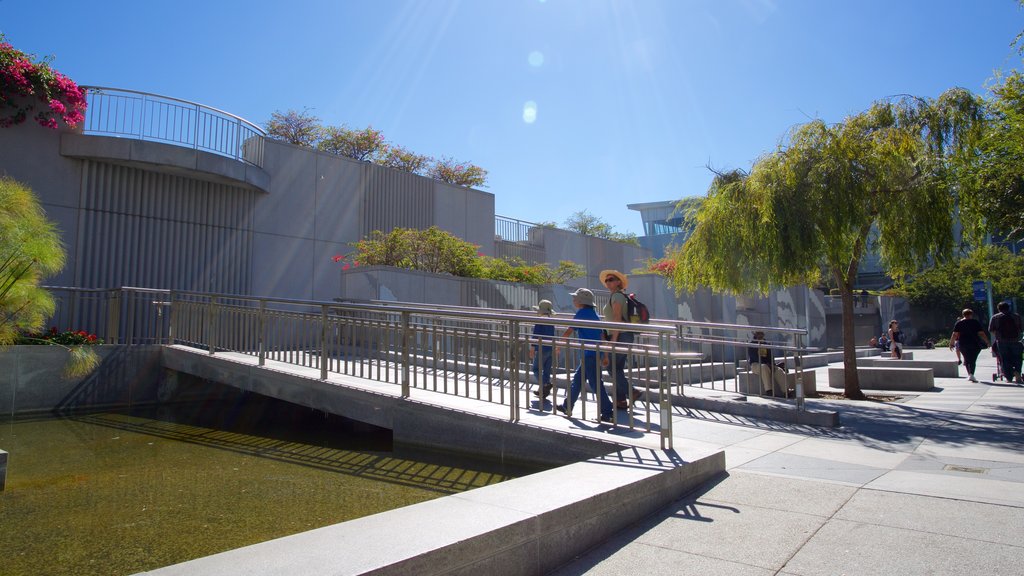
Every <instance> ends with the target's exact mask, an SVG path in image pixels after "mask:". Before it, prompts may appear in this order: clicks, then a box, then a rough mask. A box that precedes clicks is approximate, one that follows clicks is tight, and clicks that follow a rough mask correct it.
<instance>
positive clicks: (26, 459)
mask: <svg viewBox="0 0 1024 576" xmlns="http://www.w3.org/2000/svg"><path fill="white" fill-rule="evenodd" d="M0 449H3V450H6V451H7V452H9V453H10V457H9V462H8V474H7V485H6V490H5V491H3V492H0V550H2V551H4V552H3V557H2V558H0V567H2V568H0V573H2V574H4V575H5V576H20V575H38V574H47V575H64V574H67V575H72V574H73V575H76V576H81V575H87V574H103V575H114V576H116V575H122V574H134V573H137V572H140V571H144V570H150V569H154V568H157V567H161V566H166V565H168V564H173V563H177V562H182V561H185V560H189V559H193V558H198V557H201V556H206V555H209V554H214V553H216V552H221V551H224V550H229V549H232V548H238V547H241V546H246V545H249V544H254V543H257V542H262V541H265V540H269V539H273V538H278V537H281V536H286V535H289V534H294V533H297V532H302V531H305V530H311V529H314V528H318V527H322V526H327V525H330V524H334V523H337V522H343V521H346V520H351V519H354V518H358V517H361V516H365V515H369V514H375V513H377V512H382V511H386V510H391V509H394V508H398V507H401V506H406V505H409V504H414V503H417V502H423V501H426V500H430V499H433V498H438V497H441V496H445V495H448V494H453V493H457V492H461V491H465V490H470V489H473V488H476V487H480V486H485V485H488V484H493V483H496V482H501V481H504V480H507V479H510V478H514V477H518V476H522V475H525V474H529V473H532V472H535V471H536V469H525V468H514V467H511V466H508V465H501V464H498V463H496V462H489V461H473V460H467V459H464V458H461V457H457V456H455V455H452V454H437V453H429V452H423V451H414V450H410V449H407V448H404V447H403V446H400V445H394V446H393V445H392V442H391V435H390V432H389V431H387V430H383V429H378V428H373V427H370V426H366V425H362V424H359V423H354V422H351V421H348V420H345V419H343V418H340V417H335V416H331V415H328V414H324V413H322V412H318V411H315V410H311V409H308V408H303V407H299V406H295V405H292V404H288V403H285V402H281V401H278V400H274V399H270V398H266V397H262V396H258V395H255V394H250V393H242V392H232V393H225V394H221V395H219V396H218V398H217V399H216V400H208V401H202V402H194V403H189V404H174V405H163V406H160V407H143V408H136V409H132V410H118V411H107V412H92V413H81V414H73V415H65V416H61V417H56V416H50V415H47V416H45V417H10V418H6V419H4V420H2V421H0ZM395 535H396V536H398V537H400V533H396V534H395Z"/></svg>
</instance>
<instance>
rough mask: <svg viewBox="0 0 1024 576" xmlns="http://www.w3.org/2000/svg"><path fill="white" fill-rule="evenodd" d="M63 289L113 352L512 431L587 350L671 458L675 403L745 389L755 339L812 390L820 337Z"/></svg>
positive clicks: (75, 318)
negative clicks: (253, 366)
mask: <svg viewBox="0 0 1024 576" xmlns="http://www.w3.org/2000/svg"><path fill="white" fill-rule="evenodd" d="M50 291H51V293H53V294H55V295H56V296H57V300H58V306H57V311H56V313H55V316H54V319H53V320H52V322H53V323H54V325H57V326H58V327H59V328H60V329H64V326H65V325H66V326H67V327H68V328H69V329H79V328H80V329H86V330H89V331H91V332H93V333H96V334H97V335H99V336H100V337H102V338H103V339H104V340H105V341H106V342H108V343H112V344H129V345H130V344H179V345H186V346H190V347H194V348H198V349H201V350H204V351H206V352H207V353H208V354H211V355H212V354H218V353H224V352H232V353H239V354H245V355H249V356H252V357H254V358H256V361H257V363H258V364H259V365H266V364H267V363H268V362H281V363H286V364H291V365H295V366H301V367H306V368H312V369H315V370H318V373H319V377H320V378H321V379H324V380H326V379H328V378H329V377H330V374H332V373H333V374H345V375H350V376H354V377H358V378H364V379H370V380H376V381H380V382H386V383H391V384H395V385H396V386H399V387H400V390H401V392H400V393H401V395H402V396H403V397H408V396H410V395H411V394H412V393H413V391H414V390H417V389H419V390H429V391H431V392H437V393H442V394H449V395H457V396H460V397H464V398H471V399H475V400H480V401H484V402H489V403H496V404H499V405H502V406H506V407H507V409H508V418H509V420H510V421H518V420H519V419H520V416H521V414H522V411H524V410H546V411H554V410H555V406H556V405H557V404H559V403H561V402H562V401H563V400H564V398H565V396H566V394H567V393H568V380H569V379H570V378H571V376H572V374H573V373H574V372H575V371H576V367H577V365H578V363H579V360H580V358H581V356H582V355H583V354H584V353H585V352H595V353H597V354H599V355H613V354H625V355H626V356H627V358H628V360H629V361H628V362H627V364H626V368H625V370H626V371H627V373H626V374H625V375H626V376H627V377H628V379H629V381H630V385H631V386H632V387H636V388H638V389H640V390H641V391H642V392H644V393H645V400H647V401H646V402H640V403H639V404H636V403H631V405H630V409H629V410H628V411H627V412H626V413H625V415H624V416H623V415H622V414H620V412H619V411H616V412H615V416H614V418H615V420H614V424H615V425H616V426H618V425H626V426H629V427H630V428H633V427H636V426H642V427H644V428H645V429H646V431H648V432H650V431H651V430H652V423H655V422H656V423H657V426H658V432H659V433H660V435H661V439H662V446H663V447H666V448H671V438H672V405H673V400H674V399H675V398H677V397H681V396H684V395H685V394H686V391H685V386H687V385H689V386H693V385H697V386H701V387H711V388H715V389H721V390H732V391H737V388H736V387H737V383H738V375H737V368H738V367H740V366H741V365H742V364H743V362H744V361H745V360H746V359H747V357H748V356H747V353H748V351H749V350H750V349H751V348H752V345H751V343H750V334H751V333H752V332H753V331H755V330H761V331H764V332H766V333H768V334H770V336H767V337H766V339H765V341H764V342H763V343H761V344H758V345H757V346H756V348H767V349H770V350H772V352H773V353H774V354H775V355H776V357H777V358H780V357H781V358H785V357H786V356H787V355H789V356H791V357H792V359H793V360H794V363H795V366H796V368H797V371H798V378H799V372H800V370H801V363H800V357H801V354H802V350H803V346H802V338H803V336H804V334H805V333H806V332H805V331H804V330H799V329H785V328H771V327H755V326H746V325H730V324H715V323H706V322H686V321H667V320H666V321H660V320H658V321H655V322H656V323H655V324H650V325H637V324H616V323H610V322H585V321H576V320H574V319H573V318H572V317H571V316H569V315H566V314H556V315H555V316H554V317H551V318H543V319H542V318H541V317H538V316H537V315H536V314H532V313H523V312H520V311H508V310H481V309H474V308H464V307H454V306H438V305H426V304H413V303H394V302H315V301H303V300H290V299H279V298H258V297H247V296H238V295H230V294H210V293H197V292H183V291H170V290H151V289H142V288H121V289H112V290H88V289H74V288H50ZM538 322H544V323H546V324H552V325H554V326H555V334H556V337H555V338H553V339H550V340H546V341H538V340H537V339H536V338H534V337H532V335H531V333H532V329H533V326H534V325H535V324H537V323H538ZM568 328H597V329H601V330H609V329H628V330H629V331H633V332H635V333H636V339H635V342H633V343H631V344H613V343H609V342H604V341H599V342H595V341H586V340H580V339H576V338H571V337H570V338H561V337H560V335H561V334H562V333H563V332H564V331H565V330H566V329H568ZM538 344H541V345H543V344H550V345H552V346H555V347H556V348H557V349H559V350H560V352H561V354H559V355H557V357H556V364H555V372H556V374H557V377H556V379H555V383H556V386H555V389H554V390H553V392H552V393H553V396H552V398H551V401H550V402H544V401H536V400H533V396H532V394H531V393H532V392H534V391H536V390H537V389H538V388H539V383H538V382H536V381H535V380H534V379H532V378H531V374H530V354H529V353H530V348H531V346H534V345H538ZM610 365H611V366H612V367H611V368H607V369H606V371H601V370H599V371H598V372H599V379H603V380H605V381H607V382H609V383H611V384H612V394H613V395H614V392H615V390H614V388H615V386H616V384H615V382H616V380H617V378H616V376H617V375H616V374H614V373H610V372H608V370H611V371H614V370H615V368H614V363H611V364H610ZM748 368H749V367H748ZM798 382H799V380H798ZM719 383H720V384H719ZM719 386H720V388H719ZM586 388H587V387H586V386H584V398H586V394H587V392H586ZM760 391H761V388H760V386H758V387H757V391H756V392H758V393H759V392H760ZM799 391H800V387H799V386H797V407H798V408H802V397H801V396H800V395H799ZM782 394H783V395H788V393H787V392H785V391H783V393H782ZM613 397H614V396H613ZM576 406H578V410H579V412H578V414H574V416H578V417H580V418H583V419H592V420H595V421H597V420H599V417H600V414H598V413H597V412H598V411H597V410H596V409H594V408H593V405H592V404H590V408H589V410H591V411H592V412H593V413H588V402H582V403H580V404H578V405H576ZM576 406H574V409H575V408H576ZM638 411H639V412H638Z"/></svg>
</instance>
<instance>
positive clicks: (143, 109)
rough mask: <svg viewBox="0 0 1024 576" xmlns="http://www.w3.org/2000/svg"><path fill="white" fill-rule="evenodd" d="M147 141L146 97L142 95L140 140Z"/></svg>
mask: <svg viewBox="0 0 1024 576" xmlns="http://www.w3.org/2000/svg"><path fill="white" fill-rule="evenodd" d="M145 139H146V95H145V94H143V95H142V106H140V107H139V140H145Z"/></svg>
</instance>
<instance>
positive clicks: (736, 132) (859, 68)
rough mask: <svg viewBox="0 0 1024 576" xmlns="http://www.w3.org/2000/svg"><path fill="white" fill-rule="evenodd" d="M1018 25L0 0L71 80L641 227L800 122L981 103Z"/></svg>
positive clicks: (740, 11) (873, 8) (28, 39)
mask: <svg viewBox="0 0 1024 576" xmlns="http://www.w3.org/2000/svg"><path fill="white" fill-rule="evenodd" d="M1021 29H1024V11H1022V10H1021V9H1020V8H1019V7H1018V4H1017V2H1015V1H1014V0H962V1H953V0H858V1H855V2H849V1H844V2H841V1H838V0H836V1H833V0H634V1H625V0H621V1H613V0H546V1H541V0H373V1H372V2H355V1H345V0H324V1H307V0H291V1H289V2H281V1H276V2H270V1H267V0H246V1H236V0H226V1H218V0H202V1H194V0H174V1H169V0H144V1H141V0H131V1H121V0H116V1H115V0H110V1H107V0H97V1H95V2H81V1H71V0H51V1H48V2H40V0H0V32H3V33H4V34H5V35H6V36H7V38H8V40H9V41H10V42H11V43H13V44H14V45H15V46H16V47H17V48H19V49H21V50H24V51H26V52H31V53H34V54H36V55H37V56H46V55H50V56H52V57H53V63H52V64H53V66H54V67H55V68H56V69H58V70H60V71H61V72H63V73H65V74H67V75H68V76H70V77H71V78H72V79H74V80H75V81H77V82H78V83H80V84H87V85H95V86H109V87H117V88H128V89H132V90H140V91H145V92H153V93H157V94H162V95H166V96H172V97H176V98H181V99H185V100H192V101H195V102H199V103H202V104H206V105H208V106H212V107H215V108H219V109H222V110H225V111H228V112H231V113H233V114H236V115H238V116H241V117H243V118H246V119H248V120H250V121H253V122H255V123H257V124H261V125H262V124H263V123H265V122H266V120H267V119H268V118H269V117H270V114H271V113H272V112H274V111H275V110H282V111H284V110H287V109H298V110H301V109H303V108H309V109H311V111H312V113H314V114H316V115H317V116H319V117H320V118H321V119H322V121H323V122H324V123H325V124H330V125H342V124H344V125H347V126H349V127H352V128H364V127H366V126H370V125H372V126H373V127H374V128H376V129H379V130H381V131H382V132H383V133H384V135H385V137H386V138H387V139H388V140H389V141H391V142H393V143H395V144H399V145H402V146H404V147H406V148H409V149H411V150H414V151H416V152H419V153H421V154H428V155H432V156H451V157H453V158H455V159H458V160H464V161H469V162H473V163H474V164H477V165H479V166H481V167H483V168H484V169H486V170H488V172H489V175H488V186H487V187H486V188H484V190H486V191H487V192H490V193H493V194H494V195H495V206H496V211H497V213H498V214H500V215H502V216H508V217H512V218H518V219H520V220H526V221H531V222H540V221H553V222H557V223H562V222H564V221H565V220H566V218H568V217H569V216H571V215H572V214H573V213H574V212H577V211H579V210H587V211H588V212H590V213H591V214H593V215H595V216H597V217H599V218H601V219H602V220H604V221H606V222H608V223H609V224H611V225H612V226H614V228H615V230H617V231H619V232H636V233H640V232H641V221H640V215H639V213H638V212H635V211H632V210H628V209H627V208H626V204H630V203H640V202H655V201H662V200H676V199H679V198H683V197H686V196H693V195H703V194H704V193H705V192H706V190H707V187H708V184H709V183H710V181H711V177H712V174H711V172H710V171H709V170H708V168H707V166H709V165H710V166H712V167H714V168H716V169H730V168H744V169H746V168H749V167H750V166H751V164H752V163H753V162H754V160H756V159H757V157H759V156H760V155H762V154H764V153H766V152H769V151H771V150H772V149H773V148H774V147H775V146H776V145H777V144H778V143H779V141H780V139H781V138H782V137H783V136H784V135H785V134H786V132H787V131H788V130H789V129H790V128H792V127H793V126H795V125H797V124H800V123H803V122H806V121H808V120H810V119H813V118H821V119H823V120H825V121H829V122H834V121H839V120H842V118H843V117H844V116H846V115H848V114H851V113H856V112H859V111H861V110H863V109H865V108H866V107H868V106H869V105H870V104H871V103H872V102H873V101H875V100H877V99H880V98H883V97H886V96H891V95H896V94H913V95H918V96H927V97H934V96H937V95H938V94H940V93H941V92H942V91H944V90H945V89H947V88H950V87H953V86H961V87H964V88H967V89H970V90H972V91H974V92H977V93H984V92H985V87H986V85H987V83H988V81H989V80H990V79H991V78H992V77H993V75H994V73H995V71H997V70H1008V69H1011V68H1016V67H1019V65H1020V62H1021V57H1020V56H1019V55H1018V54H1017V53H1016V51H1015V50H1014V49H1013V48H1012V47H1011V46H1010V43H1011V41H1012V40H1013V39H1014V37H1015V36H1016V34H1017V33H1018V32H1019V31H1020V30H1021ZM531 103H532V107H531ZM529 110H534V111H535V113H534V114H531V113H530V112H529Z"/></svg>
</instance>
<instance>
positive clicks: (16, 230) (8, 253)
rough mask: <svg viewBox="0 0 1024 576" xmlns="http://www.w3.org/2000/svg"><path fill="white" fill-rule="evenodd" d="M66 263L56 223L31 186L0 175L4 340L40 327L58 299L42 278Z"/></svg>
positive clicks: (0, 325) (0, 339)
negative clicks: (44, 288) (46, 213)
mask: <svg viewBox="0 0 1024 576" xmlns="http://www.w3.org/2000/svg"><path fill="white" fill-rule="evenodd" d="M63 266H64V249H63V247H62V246H61V243H60V235H59V234H58V232H57V227H56V226H55V225H54V224H53V223H52V222H50V221H49V220H47V219H46V215H45V214H44V212H43V209H42V206H40V205H39V202H38V201H37V200H36V197H35V195H34V194H33V193H32V191H31V190H29V189H28V188H27V187H25V186H23V185H21V184H19V183H18V182H15V181H14V180H12V179H10V178H7V177H0V345H5V344H11V343H13V342H14V340H15V338H16V337H17V336H18V334H21V333H25V332H35V331H38V330H39V329H40V328H42V326H43V324H44V323H45V321H46V319H47V318H48V317H49V316H50V315H51V314H53V310H54V302H53V298H52V297H51V296H50V294H49V293H48V292H46V290H43V289H42V288H40V287H39V284H40V283H41V282H42V280H43V279H44V278H45V277H46V276H49V275H50V274H54V273H56V272H58V271H60V269H61V268H63Z"/></svg>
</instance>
